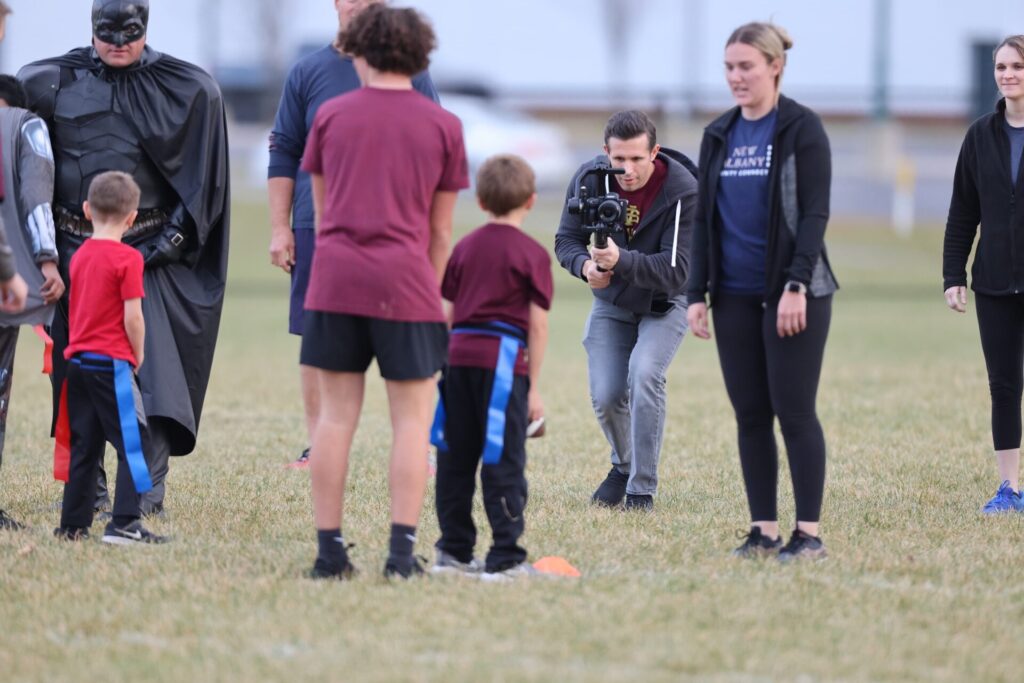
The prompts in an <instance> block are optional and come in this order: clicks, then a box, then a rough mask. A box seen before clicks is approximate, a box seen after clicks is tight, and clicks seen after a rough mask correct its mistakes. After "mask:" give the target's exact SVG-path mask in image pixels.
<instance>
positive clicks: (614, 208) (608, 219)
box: [597, 199, 622, 223]
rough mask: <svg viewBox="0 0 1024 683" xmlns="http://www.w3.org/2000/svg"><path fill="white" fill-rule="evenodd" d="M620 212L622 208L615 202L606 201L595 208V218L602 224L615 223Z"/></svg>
mask: <svg viewBox="0 0 1024 683" xmlns="http://www.w3.org/2000/svg"><path fill="white" fill-rule="evenodd" d="M621 212H622V208H621V207H620V206H619V203H618V202H617V201H615V200H612V199H606V200H605V201H603V202H601V204H600V205H599V206H598V207H597V218H598V220H600V221H601V222H602V223H617V222H618V220H619V217H620V216H621Z"/></svg>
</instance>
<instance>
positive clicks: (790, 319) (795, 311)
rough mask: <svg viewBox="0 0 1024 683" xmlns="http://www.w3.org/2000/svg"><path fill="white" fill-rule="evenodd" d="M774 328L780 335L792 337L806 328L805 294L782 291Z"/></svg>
mask: <svg viewBox="0 0 1024 683" xmlns="http://www.w3.org/2000/svg"><path fill="white" fill-rule="evenodd" d="M775 328H776V330H778V333H779V336H780V337H792V336H794V335H797V334H800V333H801V332H803V331H804V330H806V329H807V295H806V294H801V293H800V292H783V293H782V298H781V299H779V313H778V316H777V317H776V318H775Z"/></svg>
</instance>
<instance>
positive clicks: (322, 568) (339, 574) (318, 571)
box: [306, 557, 359, 581]
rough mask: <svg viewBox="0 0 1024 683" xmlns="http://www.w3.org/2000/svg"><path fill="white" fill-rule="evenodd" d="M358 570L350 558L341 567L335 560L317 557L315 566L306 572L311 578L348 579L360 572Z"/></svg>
mask: <svg viewBox="0 0 1024 683" xmlns="http://www.w3.org/2000/svg"><path fill="white" fill-rule="evenodd" d="M358 573H359V572H358V570H357V569H356V567H355V565H353V564H352V563H351V562H349V561H348V560H345V564H343V565H341V566H340V567H339V566H338V565H336V564H334V563H333V562H328V561H327V560H324V559H321V558H319V557H318V558H316V562H314V563H313V568H312V569H310V570H309V573H308V574H306V576H308V577H309V578H311V579H336V580H338V581H347V580H348V579H351V578H353V577H354V576H355V575H356V574H358Z"/></svg>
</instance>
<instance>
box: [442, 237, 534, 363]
mask: <svg viewBox="0 0 1024 683" xmlns="http://www.w3.org/2000/svg"><path fill="white" fill-rule="evenodd" d="M553 289H554V286H553V284H552V282H551V257H550V256H549V255H548V252H547V249H545V248H544V247H542V246H541V245H540V244H539V243H538V242H537V241H536V240H534V239H533V238H532V237H530V236H529V235H527V234H526V233H524V232H523V231H522V230H520V229H519V228H516V227H513V226H511V225H503V224H499V223H488V224H487V225H485V226H483V227H481V228H477V229H476V230H474V231H473V232H471V233H469V234H468V235H466V236H465V237H464V238H462V240H460V241H459V243H458V244H456V245H455V249H454V250H452V257H451V259H450V260H449V261H448V267H447V268H446V269H445V272H444V282H443V283H442V284H441V294H442V295H443V296H444V298H445V299H447V300H448V301H451V302H452V304H453V310H452V322H453V323H454V324H455V325H458V324H460V323H484V322H503V323H508V324H510V325H515V326H516V327H518V328H520V329H522V330H523V331H524V332H529V328H530V304H531V303H534V304H537V305H538V306H540V307H541V308H543V309H544V310H548V309H550V308H551V295H552V292H553ZM500 344H501V342H500V340H499V339H498V338H496V337H491V336H488V335H479V334H453V335H451V337H450V341H449V343H448V364H449V365H460V366H465V367H471V368H488V369H494V366H495V364H496V363H497V360H498V347H499V345H500ZM515 373H516V374H517V375H527V374H529V365H528V364H527V362H526V354H525V353H524V352H523V351H520V352H519V357H518V358H516V366H515Z"/></svg>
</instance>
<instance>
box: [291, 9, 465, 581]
mask: <svg viewBox="0 0 1024 683" xmlns="http://www.w3.org/2000/svg"><path fill="white" fill-rule="evenodd" d="M340 44H341V48H342V50H343V51H344V52H346V53H347V54H350V55H352V58H353V62H354V65H355V67H356V71H357V72H358V73H359V76H360V79H361V80H362V82H363V87H362V88H361V89H359V90H356V91H353V92H350V93H347V94H345V95H341V96H339V97H336V98H334V99H332V100H329V101H328V102H325V103H324V104H323V105H322V106H321V107H320V109H319V110H317V114H316V118H315V119H314V122H313V128H312V130H311V131H310V135H309V139H308V141H307V143H306V150H305V153H304V155H303V164H302V168H303V170H304V171H306V172H308V173H309V174H310V176H311V183H312V188H313V206H314V209H315V213H316V224H317V225H316V230H317V235H316V248H315V250H314V255H313V267H312V271H311V273H310V279H309V289H308V290H307V292H306V301H305V313H304V314H303V332H302V351H301V355H300V362H301V364H302V365H303V366H306V367H307V368H310V369H312V370H313V372H314V374H315V376H316V377H317V382H318V385H319V404H320V411H319V414H318V416H317V422H316V426H315V428H314V431H313V443H312V446H311V450H310V474H311V475H312V476H311V479H312V488H313V516H314V521H315V523H316V527H317V543H318V553H317V558H316V561H315V562H314V565H313V569H312V571H311V572H310V576H311V577H312V578H317V579H332V578H334V579H345V578H347V577H349V576H351V574H352V572H353V567H352V564H351V563H350V562H349V559H348V553H347V552H346V548H345V542H344V538H343V536H342V534H341V524H340V523H341V518H342V510H343V501H344V490H345V478H346V476H347V473H348V456H349V449H350V448H351V445H352V437H353V435H354V433H355V429H356V425H357V423H358V421H359V412H360V410H361V408H362V400H363V391H364V386H365V381H366V378H365V374H366V370H367V368H368V367H369V365H370V362H371V361H372V360H373V359H374V358H376V360H377V366H378V368H379V369H380V374H381V376H382V377H383V378H384V380H385V383H386V385H387V394H388V405H389V408H390V412H391V427H392V435H393V438H392V444H391V458H390V467H389V472H388V474H389V488H390V493H391V538H390V541H389V544H388V558H387V561H386V562H385V565H384V575H385V576H386V577H389V578H409V577H410V576H413V575H418V574H422V573H423V571H424V570H423V568H422V567H421V566H420V565H419V564H418V562H417V561H416V559H415V558H414V557H413V546H414V544H415V541H416V528H417V526H418V525H419V516H420V512H421V510H422V507H423V496H424V493H425V491H426V485H427V457H426V454H427V452H428V449H429V435H430V412H431V407H432V404H433V395H434V386H435V383H434V376H435V375H436V374H437V372H438V371H439V370H440V369H441V367H442V366H443V365H444V362H445V356H446V355H447V346H448V330H447V327H446V325H445V319H444V312H443V310H442V307H441V291H440V281H441V276H442V275H443V273H444V266H445V262H446V261H447V259H448V251H449V249H450V244H451V228H452V211H453V209H454V206H455V199H456V195H457V193H458V191H459V190H460V189H462V188H464V187H466V186H468V184H469V183H468V177H467V175H468V174H467V168H466V152H465V148H464V146H463V142H462V125H461V124H460V122H459V120H458V118H456V117H455V116H454V115H453V114H451V113H449V112H446V111H445V110H443V109H441V107H439V106H438V105H437V104H435V103H434V102H431V101H430V100H428V99H427V98H425V97H423V96H422V95H420V94H419V93H418V92H416V91H415V90H413V87H412V76H413V75H414V74H418V73H420V72H422V71H423V70H425V69H426V68H427V64H428V62H429V55H430V51H431V50H432V49H433V47H434V34H433V31H432V30H431V28H430V26H429V25H428V24H427V23H426V22H425V21H424V20H423V18H422V17H421V16H420V15H419V13H417V12H416V11H415V10H411V9H392V8H389V7H387V6H385V5H384V4H382V3H376V4H374V5H371V6H370V7H369V8H367V9H365V10H363V11H362V12H360V13H359V14H358V15H356V18H355V19H354V20H353V21H352V23H351V24H350V25H349V27H348V30H346V31H345V32H344V33H342V34H341V36H340Z"/></svg>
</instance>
